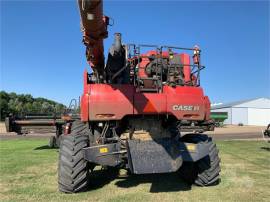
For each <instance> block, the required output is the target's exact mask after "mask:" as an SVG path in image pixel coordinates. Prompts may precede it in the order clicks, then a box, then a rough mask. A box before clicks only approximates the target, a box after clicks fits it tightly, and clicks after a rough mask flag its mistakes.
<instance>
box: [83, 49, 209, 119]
mask: <svg viewBox="0 0 270 202" xmlns="http://www.w3.org/2000/svg"><path fill="white" fill-rule="evenodd" d="M155 54H156V51H148V52H147V53H146V54H142V55H141V56H146V57H142V61H141V62H140V65H139V72H138V75H139V76H140V77H147V74H146V73H145V67H146V66H147V64H148V63H149V62H150V60H149V58H147V57H149V56H151V55H155ZM177 56H178V57H180V59H181V62H182V64H183V74H184V81H185V83H188V82H190V80H192V82H193V83H195V84H196V77H194V76H192V78H191V69H190V66H189V64H190V56H189V55H188V54H185V53H182V54H176V55H174V57H177ZM162 57H169V54H168V52H163V53H162ZM87 77H88V75H87V71H85V72H84V92H83V95H82V99H81V119H82V121H102V120H121V119H123V118H124V117H125V116H127V115H150V114H152V115H153V114H157V115H158V114H160V115H161V114H163V115H172V116H174V117H176V118H177V119H178V120H194V121H203V120H209V117H210V101H209V99H208V97H207V96H205V95H204V93H203V89H202V88H201V87H196V86H188V85H185V86H176V87H171V86H168V85H164V86H163V89H162V92H159V93H146V92H140V91H139V92H138V91H137V90H136V87H135V86H134V85H132V84H118V85H117V84H88V83H87ZM184 106H193V107H195V108H194V109H193V108H192V109H191V110H183V109H182V108H183V107H184ZM179 108H181V109H179Z"/></svg>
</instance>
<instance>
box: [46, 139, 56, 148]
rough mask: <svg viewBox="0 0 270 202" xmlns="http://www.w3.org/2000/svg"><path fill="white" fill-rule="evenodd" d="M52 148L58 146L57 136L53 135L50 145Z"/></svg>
mask: <svg viewBox="0 0 270 202" xmlns="http://www.w3.org/2000/svg"><path fill="white" fill-rule="evenodd" d="M48 146H49V147H50V148H55V147H56V138H55V136H51V137H50V140H49V145H48Z"/></svg>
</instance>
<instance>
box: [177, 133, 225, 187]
mask: <svg viewBox="0 0 270 202" xmlns="http://www.w3.org/2000/svg"><path fill="white" fill-rule="evenodd" d="M182 141H184V142H189V143H199V142H204V143H205V144H208V147H209V155H208V156H206V157H204V158H203V159H201V160H199V161H197V162H195V163H191V162H184V163H183V165H182V167H181V168H180V170H179V172H180V175H181V176H182V178H183V179H184V180H185V181H187V182H188V183H190V184H192V183H194V184H195V185H198V186H212V185H217V184H219V182H220V176H219V173H220V171H221V169H220V165H219V164H220V158H219V156H218V149H217V147H216V144H215V143H214V142H213V141H212V138H211V137H208V136H207V135H203V134H200V135H199V134H192V135H187V136H186V137H185V136H184V137H183V140H182Z"/></svg>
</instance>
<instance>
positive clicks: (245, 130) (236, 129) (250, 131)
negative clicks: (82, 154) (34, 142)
mask: <svg viewBox="0 0 270 202" xmlns="http://www.w3.org/2000/svg"><path fill="white" fill-rule="evenodd" d="M264 129H265V127H259V126H225V127H222V128H216V129H215V131H210V132H206V134H208V135H210V136H211V137H213V138H214V139H216V140H232V139H237V140H238V139H254V140H255V139H262V131H263V130H264ZM52 135H54V134H53V133H46V134H38V133H34V134H26V135H17V134H16V133H0V140H5V139H16V138H17V139H18V138H19V139H40V138H49V137H50V136H52Z"/></svg>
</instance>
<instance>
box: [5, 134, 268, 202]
mask: <svg viewBox="0 0 270 202" xmlns="http://www.w3.org/2000/svg"><path fill="white" fill-rule="evenodd" d="M47 143H48V140H47V139H35V140H31V139H28V140H18V139H14V140H2V141H1V142H0V148H1V162H0V163H1V168H0V172H1V178H0V182H1V187H0V191H1V195H0V201H140V202H143V201H155V202H163V201H245V202H247V201H248V202H250V201H270V189H269V188H270V151H269V147H270V144H269V143H266V142H262V141H219V142H217V145H218V148H219V150H220V157H221V159H222V163H221V167H222V172H221V179H222V180H221V183H220V184H219V185H218V186H213V187H196V186H189V185H188V184H186V183H185V182H183V181H182V180H181V179H180V178H179V177H178V175H177V173H171V174H158V175H140V176H128V175H127V174H126V172H125V170H120V172H119V174H118V173H117V172H116V171H113V170H100V168H97V169H96V171H95V173H94V174H93V175H92V177H91V187H90V188H89V190H88V191H86V192H83V193H78V194H63V193H60V192H59V191H58V188H57V158H58V150H57V149H49V148H48V147H47V146H46V145H47Z"/></svg>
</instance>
